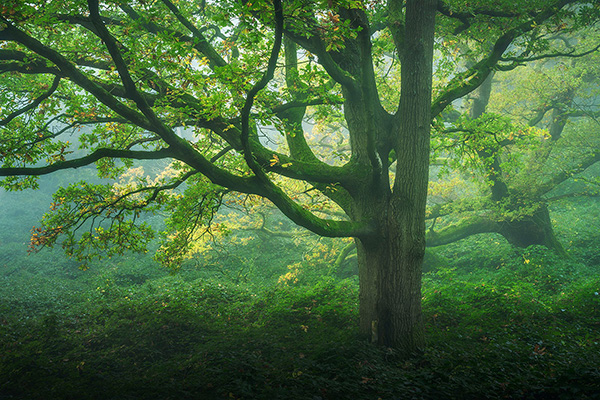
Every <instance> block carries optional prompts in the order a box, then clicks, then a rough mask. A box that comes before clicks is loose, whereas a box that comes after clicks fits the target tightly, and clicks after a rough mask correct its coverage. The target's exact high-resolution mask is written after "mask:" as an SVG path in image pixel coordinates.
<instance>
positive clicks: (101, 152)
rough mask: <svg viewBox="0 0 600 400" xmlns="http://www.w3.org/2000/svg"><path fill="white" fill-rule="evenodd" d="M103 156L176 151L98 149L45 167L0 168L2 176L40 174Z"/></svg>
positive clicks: (157, 155)
mask: <svg viewBox="0 0 600 400" xmlns="http://www.w3.org/2000/svg"><path fill="white" fill-rule="evenodd" d="M102 158H129V159H135V160H159V159H164V158H174V152H173V151H172V150H171V149H169V148H165V149H160V150H157V151H134V150H116V149H98V150H96V151H94V152H93V153H91V154H89V155H87V156H84V157H81V158H77V159H74V160H68V161H59V162H56V163H54V164H50V165H46V166H43V167H8V168H0V176H27V175H29V176H40V175H47V174H50V173H52V172H56V171H60V170H63V169H69V168H80V167H85V166H87V165H90V164H92V163H94V162H96V161H98V160H100V159H102Z"/></svg>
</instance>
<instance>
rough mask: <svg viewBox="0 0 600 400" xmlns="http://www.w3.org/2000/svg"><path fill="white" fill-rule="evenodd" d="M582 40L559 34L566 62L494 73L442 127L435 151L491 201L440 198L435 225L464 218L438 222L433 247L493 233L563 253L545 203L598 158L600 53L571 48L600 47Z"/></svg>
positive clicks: (432, 212)
mask: <svg viewBox="0 0 600 400" xmlns="http://www.w3.org/2000/svg"><path fill="white" fill-rule="evenodd" d="M585 36H587V38H583V35H582V37H568V36H564V35H557V36H555V37H554V38H553V39H552V40H554V41H557V42H559V44H557V46H558V47H563V54H562V57H560V58H553V59H551V60H541V61H540V62H537V63H532V64H530V65H529V66H528V67H521V68H520V69H519V71H518V72H517V71H511V72H508V73H502V72H497V73H496V74H495V75H494V74H490V76H489V77H488V79H486V81H485V82H484V83H483V84H482V85H481V86H480V87H479V88H477V89H476V90H475V91H473V93H472V94H471V95H470V97H471V101H470V102H468V106H467V107H465V109H466V113H465V114H466V115H462V116H461V117H460V118H458V119H457V120H456V121H455V122H454V124H453V125H452V126H451V127H450V128H446V127H441V132H440V133H442V134H443V135H440V136H439V137H438V140H437V143H436V146H439V148H443V149H444V151H445V152H446V153H448V154H452V156H451V157H450V158H446V160H450V162H449V163H447V165H453V166H454V167H458V168H459V169H461V170H463V171H469V172H470V173H471V174H473V176H476V177H477V179H478V180H480V181H483V182H485V183H484V185H482V186H483V188H484V191H483V193H484V194H485V196H486V197H487V199H486V198H485V197H484V198H483V199H482V198H480V199H478V200H477V204H478V207H477V209H474V207H473V206H472V205H471V206H468V205H467V204H465V203H469V202H470V203H473V202H474V198H473V197H472V196H463V199H461V200H463V201H462V203H463V204H458V203H461V201H453V202H452V203H454V204H450V203H444V201H442V202H440V201H439V200H438V201H437V204H436V205H435V206H434V207H432V209H431V210H430V215H431V217H433V218H434V219H438V218H443V217H444V216H445V215H449V214H463V215H465V216H466V217H465V218H464V219H463V220H462V221H461V222H460V223H459V224H452V225H447V224H444V223H443V222H442V223H441V224H437V226H438V228H440V227H441V229H438V230H434V229H431V230H430V231H429V232H428V235H429V236H428V245H430V246H437V245H441V244H446V243H449V242H452V241H456V240H459V239H461V238H464V237H467V236H470V235H473V234H478V233H484V232H495V233H499V234H501V235H503V236H504V237H505V238H506V239H507V240H508V241H509V242H510V243H511V244H513V245H515V246H518V247H527V246H530V245H534V244H539V245H543V246H546V247H548V248H550V249H553V250H555V251H557V252H559V253H563V254H564V249H563V247H562V245H561V244H560V242H558V240H557V239H556V237H555V235H554V231H553V228H552V224H551V221H550V214H549V210H548V202H549V201H551V200H552V199H553V198H554V197H555V196H553V195H552V192H553V191H554V190H555V189H556V188H557V187H558V186H559V185H560V184H562V183H563V182H565V181H567V180H569V179H571V178H572V177H574V176H576V175H577V174H578V173H580V172H582V171H585V170H586V169H587V168H589V167H590V166H592V165H594V164H595V163H596V162H598V161H599V160H600V153H599V152H598V147H599V145H598V129H597V122H596V116H597V114H598V109H597V108H598V107H597V105H596V99H597V95H598V84H597V80H596V78H597V68H596V64H597V62H596V61H597V60H596V58H597V52H595V49H594V52H584V53H575V52H573V43H577V42H581V41H587V42H591V43H597V38H596V37H595V33H594V32H589V33H588V34H587V35H585ZM524 69H525V70H524ZM492 77H493V79H492ZM492 82H494V84H493V83H492ZM494 87H499V88H500V90H494ZM490 109H491V110H490ZM490 111H491V112H490ZM595 125H596V126H595ZM577 131H580V132H577ZM457 132H460V135H458V136H455V135H454V134H455V133H457ZM465 134H466V136H465ZM467 142H468V143H467ZM576 193H577V192H572V194H576ZM579 194H581V193H580V192H579ZM561 197H564V193H563V194H562V195H561ZM465 198H466V201H464V200H465ZM453 209H456V210H458V211H459V212H458V213H456V212H454V213H453V212H452V210H453ZM455 217H456V215H455ZM444 225H446V226H444Z"/></svg>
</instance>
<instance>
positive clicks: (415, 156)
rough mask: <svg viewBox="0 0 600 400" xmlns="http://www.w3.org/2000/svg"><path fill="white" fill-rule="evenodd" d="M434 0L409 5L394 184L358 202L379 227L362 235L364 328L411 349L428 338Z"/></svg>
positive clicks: (375, 339)
mask: <svg viewBox="0 0 600 400" xmlns="http://www.w3.org/2000/svg"><path fill="white" fill-rule="evenodd" d="M436 4H437V2H436V1H435V0H412V1H411V0H409V1H408V2H407V5H406V18H405V21H406V22H405V35H404V40H403V43H402V45H403V48H402V51H401V54H400V59H401V62H402V77H401V79H402V83H401V99H400V104H399V107H398V112H397V114H396V116H395V123H394V126H393V132H394V133H395V135H394V136H393V137H392V138H391V141H392V143H393V147H394V149H395V151H396V154H399V155H401V157H399V158H398V160H397V168H396V177H395V180H394V184H393V190H392V191H390V190H389V187H387V188H385V187H383V186H382V185H377V184H375V185H374V188H380V190H371V191H369V192H365V193H364V196H365V197H364V198H362V199H359V201H358V203H359V208H361V209H362V210H364V212H368V213H369V214H371V215H372V217H373V218H374V219H375V220H376V221H377V225H378V228H379V230H378V231H379V234H378V235H376V236H375V237H369V238H360V239H357V241H356V242H357V243H356V244H357V253H358V263H359V281H360V332H361V333H362V334H363V335H364V336H367V337H370V338H371V341H372V342H375V343H378V344H381V345H384V346H390V347H395V348H396V349H398V350H399V351H400V352H403V353H405V354H408V353H411V352H414V351H415V350H418V349H420V348H422V347H423V346H424V344H425V335H424V328H423V321H422V317H421V275H422V270H421V269H422V263H423V257H424V254H425V205H426V200H427V183H428V179H429V134H430V123H431V87H432V69H433V68H432V65H433V38H434V26H435V12H436Z"/></svg>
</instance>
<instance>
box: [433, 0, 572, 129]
mask: <svg viewBox="0 0 600 400" xmlns="http://www.w3.org/2000/svg"><path fill="white" fill-rule="evenodd" d="M575 1H576V0H559V1H557V2H556V3H555V4H553V5H552V6H549V7H548V8H546V10H545V11H542V12H540V13H538V14H536V15H535V16H534V17H533V18H531V20H529V21H527V22H524V23H522V24H521V25H519V26H518V27H517V28H514V29H512V30H510V31H508V32H506V33H505V34H504V35H502V36H500V37H499V38H498V39H497V40H496V43H495V44H494V47H493V49H492V51H491V52H490V54H489V55H488V56H487V57H486V58H484V59H483V60H481V61H479V62H478V63H477V64H475V65H474V66H473V67H471V68H469V69H468V70H467V71H465V72H463V73H461V74H458V75H456V76H455V77H454V78H453V79H452V80H451V81H450V83H449V84H448V86H447V87H448V89H447V90H446V91H445V92H444V93H442V94H441V95H440V96H438V98H437V99H435V100H434V101H433V104H432V107H431V117H432V118H435V117H436V116H437V115H439V114H440V113H441V112H442V111H443V110H444V109H445V108H446V107H447V106H448V105H449V104H450V103H452V102H453V101H454V100H456V99H459V98H461V97H463V96H465V95H467V94H469V93H471V92H472V91H473V90H475V89H476V88H478V87H479V86H480V85H481V84H482V83H483V82H484V81H485V79H486V78H487V77H488V75H489V74H490V73H491V72H492V71H493V70H494V69H495V68H498V62H499V61H501V59H502V54H504V52H505V51H506V50H507V49H508V47H509V46H510V45H511V43H512V42H513V41H514V40H515V39H516V38H517V37H519V36H521V35H523V34H524V33H527V32H529V31H531V30H533V29H534V28H535V27H536V26H538V25H540V24H541V23H542V22H544V21H545V20H547V19H548V18H551V17H552V16H553V15H554V14H556V12H557V10H560V9H562V8H563V7H565V6H566V5H568V4H570V3H574V2H575ZM518 65H520V64H518V63H513V65H511V66H503V67H502V69H503V70H504V69H505V68H508V69H514V68H516V67H517V66H518Z"/></svg>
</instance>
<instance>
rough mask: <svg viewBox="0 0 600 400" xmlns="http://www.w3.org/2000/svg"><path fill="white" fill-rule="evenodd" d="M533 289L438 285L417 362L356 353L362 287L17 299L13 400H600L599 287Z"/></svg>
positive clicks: (196, 282) (185, 285)
mask: <svg viewBox="0 0 600 400" xmlns="http://www.w3.org/2000/svg"><path fill="white" fill-rule="evenodd" d="M4 279H7V278H4ZM536 282H537V281H536ZM534 285H536V283H533V284H530V283H527V284H526V283H523V282H517V283H512V284H510V285H505V284H502V281H501V280H497V281H496V282H495V283H489V282H488V281H485V280H482V279H480V278H476V279H471V280H464V279H460V277H459V276H457V274H456V272H455V271H453V270H452V269H448V270H444V271H438V272H436V273H430V274H426V276H425V279H424V290H423V308H424V318H425V322H426V329H427V337H428V345H427V347H426V348H425V349H424V351H423V353H421V354H418V355H414V356H413V357H411V358H408V359H406V358H402V357H400V356H399V355H398V354H396V352H395V351H394V350H393V349H389V348H381V347H377V346H373V345H371V344H369V343H367V342H366V341H361V340H359V339H357V324H358V309H357V306H358V304H357V301H358V284H357V282H356V279H355V278H350V279H346V280H341V281H340V280H334V279H327V278H324V279H322V280H321V281H319V282H317V283H315V284H313V285H310V286H296V287H294V286H286V285H274V286H271V287H267V288H264V287H263V288H256V287H254V288H252V287H250V286H239V285H224V284H221V283H217V282H216V281H213V280H206V279H186V277H185V276H181V275H179V276H178V275H174V276H168V275H167V276H163V277H160V278H156V279H151V280H148V281H146V282H144V283H140V284H136V285H123V284H118V282H116V281H115V280H111V279H106V280H105V281H104V283H102V284H98V285H97V286H96V287H94V288H93V290H89V289H88V290H83V289H82V290H79V291H77V290H72V292H71V294H70V296H71V298H67V299H66V300H64V296H62V298H63V301H64V302H63V303H61V304H58V300H56V302H57V303H56V304H54V308H52V304H51V303H52V302H53V301H54V300H52V299H58V297H59V296H55V297H52V296H53V295H52V294H48V292H47V290H48V289H47V288H46V289H44V290H46V292H44V291H43V290H41V289H40V288H38V289H35V287H29V288H28V289H26V288H25V286H26V285H25V286H21V287H19V286H14V285H13V286H11V288H12V289H11V290H9V289H7V288H8V287H9V286H7V285H4V286H2V289H3V290H4V294H3V296H2V297H3V298H2V302H1V303H0V305H1V307H0V399H40V400H41V399H44V400H50V399H78V400H79V399H80V400H84V399H123V400H125V399H308V400H318V399H322V400H325V399H356V400H360V399H373V400H377V399H383V400H387V399H506V398H508V399H598V398H600V295H599V294H598V291H599V290H600V279H598V278H596V279H592V278H586V279H582V280H579V281H573V282H572V283H571V284H570V285H569V286H568V287H564V288H562V289H563V290H562V291H559V292H554V293H553V294H552V295H541V294H540V290H538V289H536V288H535V287H534ZM24 288H25V289H24ZM27 290H28V291H29V292H28V293H27V296H25V292H26V291H27ZM35 290H39V291H40V293H37V292H36V291H35ZM55 290H56V291H60V290H59V289H55ZM65 293H66V292H65Z"/></svg>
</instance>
